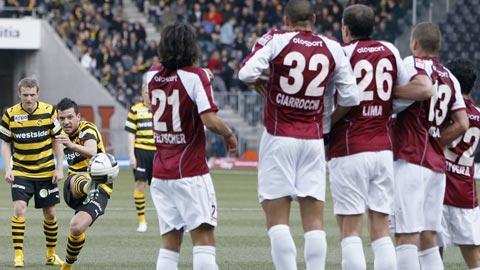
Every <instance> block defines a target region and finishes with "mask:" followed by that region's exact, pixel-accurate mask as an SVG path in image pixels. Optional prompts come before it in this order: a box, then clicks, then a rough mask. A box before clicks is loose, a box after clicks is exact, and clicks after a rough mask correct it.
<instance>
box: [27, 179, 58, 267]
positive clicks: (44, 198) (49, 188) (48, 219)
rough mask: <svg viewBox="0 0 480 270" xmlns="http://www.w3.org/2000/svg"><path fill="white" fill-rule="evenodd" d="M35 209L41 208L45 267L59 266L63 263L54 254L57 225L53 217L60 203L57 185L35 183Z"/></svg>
mask: <svg viewBox="0 0 480 270" xmlns="http://www.w3.org/2000/svg"><path fill="white" fill-rule="evenodd" d="M34 194H35V195H34V196H35V208H42V212H43V217H44V220H43V233H44V235H45V241H46V248H47V251H46V256H45V264H46V265H61V264H62V263H63V261H62V260H61V259H60V258H59V257H58V256H57V255H56V254H55V249H56V246H57V236H58V224H57V219H56V217H55V205H56V204H58V203H59V202H60V194H59V192H58V186H57V184H53V183H52V182H51V181H50V180H47V181H37V182H35V193H34Z"/></svg>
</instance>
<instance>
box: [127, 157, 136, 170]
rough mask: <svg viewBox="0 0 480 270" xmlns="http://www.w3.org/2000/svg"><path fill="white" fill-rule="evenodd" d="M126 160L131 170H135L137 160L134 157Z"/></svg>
mask: <svg viewBox="0 0 480 270" xmlns="http://www.w3.org/2000/svg"><path fill="white" fill-rule="evenodd" d="M128 160H129V161H130V167H132V169H135V168H137V159H136V158H135V156H130V158H129V159H128Z"/></svg>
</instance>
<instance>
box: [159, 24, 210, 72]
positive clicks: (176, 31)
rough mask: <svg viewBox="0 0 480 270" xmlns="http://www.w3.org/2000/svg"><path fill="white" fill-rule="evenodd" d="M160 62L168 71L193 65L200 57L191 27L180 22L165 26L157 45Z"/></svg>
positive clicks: (195, 36) (195, 37)
mask: <svg viewBox="0 0 480 270" xmlns="http://www.w3.org/2000/svg"><path fill="white" fill-rule="evenodd" d="M158 54H159V56H160V62H161V63H162V65H163V66H164V67H166V68H167V69H169V70H177V69H179V68H182V67H187V66H192V65H194V64H195V63H196V62H197V60H198V58H199V57H200V49H199V47H198V45H197V35H196V33H195V30H194V29H193V27H191V26H190V25H188V24H185V23H182V22H175V23H172V24H169V25H167V26H166V27H165V28H164V29H163V31H162V35H161V38H160V44H159V45H158Z"/></svg>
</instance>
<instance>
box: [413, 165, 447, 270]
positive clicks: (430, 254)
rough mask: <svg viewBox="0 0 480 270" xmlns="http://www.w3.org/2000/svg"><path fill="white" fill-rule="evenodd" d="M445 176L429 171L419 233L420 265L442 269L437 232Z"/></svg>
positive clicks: (439, 229)
mask: <svg viewBox="0 0 480 270" xmlns="http://www.w3.org/2000/svg"><path fill="white" fill-rule="evenodd" d="M445 185H446V178H445V174H443V173H436V172H433V171H431V172H430V177H428V178H427V183H426V189H425V191H426V192H425V204H424V211H423V212H424V219H425V226H424V229H423V231H422V232H421V234H420V246H419V250H420V252H419V260H420V267H421V268H423V269H426V268H427V267H428V268H429V269H435V270H436V269H439V270H441V269H443V262H442V258H441V257H440V252H439V250H438V244H437V232H438V231H441V227H442V226H441V222H442V213H443V200H444V195H445Z"/></svg>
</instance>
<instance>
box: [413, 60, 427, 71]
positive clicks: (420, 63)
mask: <svg viewBox="0 0 480 270" xmlns="http://www.w3.org/2000/svg"><path fill="white" fill-rule="evenodd" d="M415 67H416V68H420V69H425V62H424V61H423V59H420V58H415Z"/></svg>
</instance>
